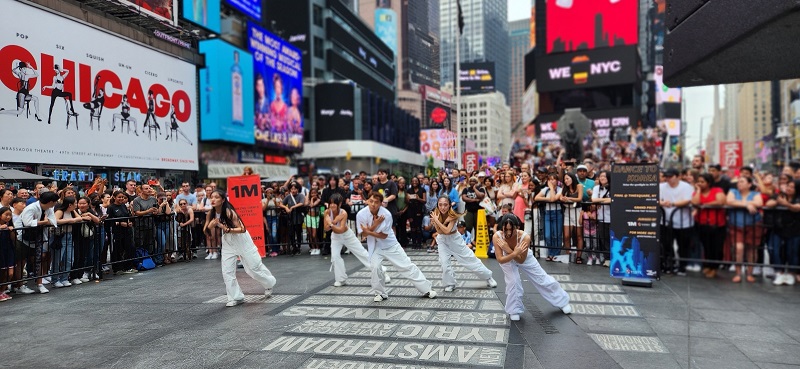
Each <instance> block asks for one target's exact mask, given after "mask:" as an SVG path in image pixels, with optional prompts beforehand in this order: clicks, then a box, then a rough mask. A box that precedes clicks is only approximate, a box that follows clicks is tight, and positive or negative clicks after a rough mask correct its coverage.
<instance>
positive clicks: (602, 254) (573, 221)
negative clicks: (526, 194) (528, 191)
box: [525, 201, 611, 263]
mask: <svg viewBox="0 0 800 369" xmlns="http://www.w3.org/2000/svg"><path fill="white" fill-rule="evenodd" d="M609 206H610V205H607V204H595V203H591V202H580V203H566V202H560V201H558V202H549V201H536V202H535V203H534V206H533V208H532V209H531V213H530V215H528V214H526V219H525V223H526V228H527V227H530V228H529V229H531V230H532V233H530V235H531V240H532V243H533V247H534V248H535V249H537V250H538V251H539V253H540V256H541V257H544V256H550V257H555V256H558V255H561V254H562V253H564V252H568V253H569V254H570V262H577V260H579V257H580V260H581V261H580V262H581V263H583V262H584V260H589V258H590V257H594V258H596V259H595V260H596V262H598V263H602V262H604V261H605V260H606V259H608V257H609V252H610V243H611V232H610V230H611V216H610V211H605V210H604V209H606V208H605V207H609ZM609 209H610V208H609Z"/></svg>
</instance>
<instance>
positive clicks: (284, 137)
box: [247, 23, 304, 152]
mask: <svg viewBox="0 0 800 369" xmlns="http://www.w3.org/2000/svg"><path fill="white" fill-rule="evenodd" d="M247 37H248V43H247V44H248V45H249V46H248V47H249V49H250V52H251V53H253V71H254V72H255V76H254V79H253V85H252V86H251V87H253V89H254V91H255V94H254V97H255V98H254V99H253V103H254V104H255V107H254V111H255V120H254V122H255V136H256V144H258V145H261V146H264V147H269V148H272V149H277V150H286V151H297V152H299V151H303V126H304V117H303V111H304V110H303V53H302V52H301V51H300V49H298V48H296V47H294V46H293V45H292V44H290V43H288V42H286V41H284V40H282V39H280V38H278V36H275V35H274V34H272V33H270V32H267V31H266V30H264V29H263V28H261V27H259V26H257V25H256V24H253V23H248V25H247Z"/></svg>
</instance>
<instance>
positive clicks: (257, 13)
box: [184, 0, 261, 20]
mask: <svg viewBox="0 0 800 369" xmlns="http://www.w3.org/2000/svg"><path fill="white" fill-rule="evenodd" d="M184 1H187V0H184ZM225 1H226V2H227V3H228V5H230V6H232V7H234V8H236V10H238V11H240V12H242V13H244V15H246V16H249V17H250V18H253V19H255V20H261V0H225Z"/></svg>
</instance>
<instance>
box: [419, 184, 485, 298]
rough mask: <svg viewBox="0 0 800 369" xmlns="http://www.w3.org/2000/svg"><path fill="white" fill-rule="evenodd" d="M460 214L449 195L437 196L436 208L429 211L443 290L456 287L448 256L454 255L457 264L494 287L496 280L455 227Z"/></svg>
mask: <svg viewBox="0 0 800 369" xmlns="http://www.w3.org/2000/svg"><path fill="white" fill-rule="evenodd" d="M461 215H462V214H458V213H456V212H455V211H454V210H453V208H452V207H451V206H450V197H449V196H447V195H442V196H439V200H438V202H437V204H436V208H435V209H433V212H431V224H432V225H433V227H434V228H436V233H437V234H438V235H437V236H436V244H437V245H439V263H440V264H441V265H442V283H443V284H444V292H453V290H455V289H456V274H455V272H453V266H452V265H451V264H450V256H451V255H452V256H455V258H456V260H457V261H458V262H459V264H461V265H463V266H464V267H465V268H467V269H469V270H470V271H471V272H473V273H475V274H477V275H478V276H480V277H481V279H483V280H485V281H486V285H487V286H489V287H491V288H495V287H497V282H495V280H494V278H492V271H491V270H489V268H487V267H486V266H485V265H483V263H481V261H480V260H479V259H478V258H477V257H476V256H475V253H473V252H472V250H470V249H469V247H467V244H466V243H465V242H464V238H463V237H461V234H460V233H459V232H458V230H457V229H456V224H458V218H459V217H460V216H461Z"/></svg>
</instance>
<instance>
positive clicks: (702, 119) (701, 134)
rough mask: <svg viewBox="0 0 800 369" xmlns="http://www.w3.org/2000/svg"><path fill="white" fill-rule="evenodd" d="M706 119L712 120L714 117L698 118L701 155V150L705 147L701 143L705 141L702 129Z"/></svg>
mask: <svg viewBox="0 0 800 369" xmlns="http://www.w3.org/2000/svg"><path fill="white" fill-rule="evenodd" d="M708 118H711V119H714V116H713V115H706V116H704V117H701V118H700V152H701V153H702V151H703V149H704V147H705V145H704V144H703V141H705V138H704V137H703V127H705V124H704V122H705V120H706V119H708Z"/></svg>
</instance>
